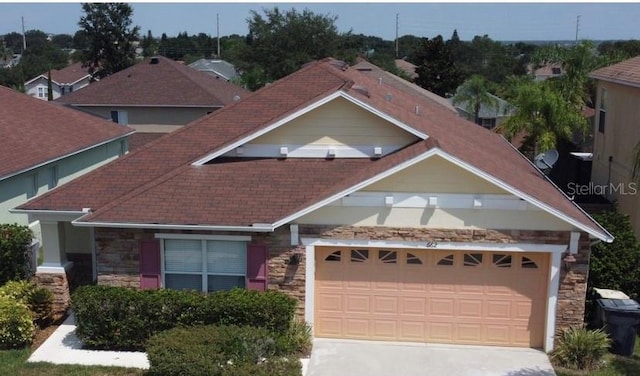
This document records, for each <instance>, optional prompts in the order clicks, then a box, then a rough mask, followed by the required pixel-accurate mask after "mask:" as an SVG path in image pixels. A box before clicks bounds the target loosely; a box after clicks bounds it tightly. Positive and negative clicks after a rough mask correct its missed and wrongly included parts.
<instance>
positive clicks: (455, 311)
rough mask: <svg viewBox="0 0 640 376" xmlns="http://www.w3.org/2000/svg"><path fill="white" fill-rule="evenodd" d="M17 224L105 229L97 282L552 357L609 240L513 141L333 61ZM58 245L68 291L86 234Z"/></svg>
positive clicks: (184, 132) (161, 142) (369, 333)
mask: <svg viewBox="0 0 640 376" xmlns="http://www.w3.org/2000/svg"><path fill="white" fill-rule="evenodd" d="M15 211H16V212H21V213H29V215H30V216H32V217H34V218H38V217H40V216H46V217H47V218H49V220H50V221H51V223H55V222H56V221H57V223H60V224H61V225H60V226H63V225H64V226H65V228H66V226H67V225H68V224H69V223H70V224H71V227H72V228H73V229H77V230H79V231H80V230H86V229H89V231H90V233H91V239H90V241H88V242H87V243H86V244H85V246H86V249H87V252H89V253H91V255H92V257H93V258H94V260H95V263H94V264H93V265H92V270H91V272H92V274H93V276H94V278H95V280H96V281H97V283H98V284H103V285H114V286H130V287H135V288H145V289H149V288H151V289H153V288H173V289H195V290H198V291H203V292H208V291H216V290H223V289H229V288H232V287H245V288H250V289H257V290H266V289H270V290H279V291H283V292H285V293H288V294H290V295H291V296H293V297H295V298H296V299H297V301H298V302H299V305H298V314H299V315H300V316H301V317H304V318H305V320H306V321H307V322H308V323H309V324H310V325H311V326H312V328H313V335H314V336H316V337H329V338H351V339H369V340H380V341H415V342H422V343H424V342H437V343H456V344H477V345H500V346H516V347H533V348H543V349H545V350H547V351H550V350H551V349H553V346H554V339H555V338H556V336H557V335H558V333H559V331H560V330H561V329H564V328H568V327H571V326H581V325H582V323H583V314H584V300H585V295H586V279H587V273H588V270H589V253H590V246H591V244H592V243H593V242H596V241H605V242H611V241H612V240H613V237H612V236H611V235H610V234H609V233H608V232H607V230H606V229H604V228H603V227H601V226H600V225H599V224H598V223H597V222H596V221H595V220H593V218H591V217H590V216H589V215H588V214H586V213H585V212H584V211H582V210H581V209H580V208H579V207H578V206H577V205H575V203H573V202H572V201H571V200H569V199H568V198H567V197H566V196H565V195H564V194H563V193H562V192H560V191H559V190H558V189H557V188H556V187H555V186H554V185H553V184H551V183H550V182H549V180H548V179H547V178H546V176H545V175H544V174H542V173H541V172H540V171H539V170H538V169H537V168H536V167H535V166H534V165H533V164H532V163H531V162H530V161H529V160H527V159H526V158H525V157H524V156H522V155H521V154H520V153H518V151H517V150H516V149H514V148H513V147H512V146H511V145H510V144H509V143H508V142H507V141H506V140H505V139H504V138H502V137H501V136H500V135H498V134H495V133H493V132H490V131H488V130H486V129H484V128H482V127H478V126H477V125H475V124H473V123H471V122H468V121H467V120H465V119H462V118H460V117H459V116H457V115H456V114H454V113H452V112H451V111H449V110H447V109H446V108H444V107H443V106H440V105H438V104H435V103H433V102H432V101H429V100H428V99H426V98H425V97H423V96H420V95H415V94H411V93H409V92H405V91H401V90H398V89H396V88H395V87H393V86H391V85H388V84H386V82H385V81H384V80H382V82H381V81H380V80H378V79H375V78H371V77H367V76H366V75H364V74H363V73H362V72H360V71H359V70H357V69H353V68H351V67H349V66H348V65H347V64H346V63H344V62H342V61H338V60H334V59H330V58H328V59H324V60H321V61H317V62H313V63H309V64H307V65H306V66H304V67H303V68H302V69H300V70H299V71H297V72H295V73H293V74H291V75H289V76H287V77H285V78H282V79H280V80H278V81H276V82H274V83H273V84H271V85H268V86H266V87H264V88H262V89H260V90H258V91H257V92H255V93H253V94H252V95H249V96H246V97H245V98H243V99H241V100H239V101H238V102H236V103H234V104H232V105H230V106H228V107H225V108H224V109H222V110H220V111H217V112H215V113H214V114H212V115H211V116H207V117H204V118H202V119H199V120H197V121H194V122H192V123H190V124H188V125H187V126H185V127H183V128H181V129H179V130H177V131H175V132H173V133H171V134H169V135H166V136H164V137H162V138H160V139H158V140H156V141H154V142H152V143H150V144H147V146H146V147H144V148H141V149H138V150H137V151H134V152H131V153H129V154H128V155H126V156H125V157H124V158H121V159H119V160H117V161H115V162H114V163H112V164H109V165H108V166H104V167H102V168H100V169H97V170H94V171H93V172H91V173H90V174H88V175H85V176H83V177H81V178H80V179H78V180H75V181H74V182H72V183H69V184H67V185H65V186H64V187H61V189H58V190H55V191H52V192H49V193H47V194H45V195H43V196H41V197H38V198H35V199H33V200H31V201H29V202H28V203H26V204H24V205H21V206H19V207H18V208H17V209H16V210H15ZM56 218H57V219H56ZM47 235H49V236H50V237H49V238H46V239H43V241H44V243H45V245H46V244H47V243H49V242H53V243H54V244H58V245H59V247H57V248H55V247H52V248H46V250H47V252H46V253H45V256H44V257H45V260H46V261H47V262H54V263H55V262H57V263H58V269H57V270H55V271H54V270H51V269H48V270H41V271H39V275H40V276H42V279H41V280H42V281H47V280H52V279H53V278H51V276H52V273H58V274H54V275H55V276H57V277H58V278H60V279H64V278H66V276H67V273H73V270H74V269H73V266H69V265H68V264H67V263H65V262H64V255H65V252H66V241H67V240H68V239H69V238H70V237H72V236H73V234H64V235H65V236H67V237H66V238H63V234H62V233H61V232H58V233H55V232H51V233H48V234H47ZM65 270H66V272H65ZM45 277H46V278H48V279H45Z"/></svg>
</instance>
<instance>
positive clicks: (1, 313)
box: [0, 296, 36, 349]
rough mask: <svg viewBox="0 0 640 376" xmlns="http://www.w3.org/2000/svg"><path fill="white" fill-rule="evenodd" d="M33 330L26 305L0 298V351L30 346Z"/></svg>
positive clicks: (29, 312)
mask: <svg viewBox="0 0 640 376" xmlns="http://www.w3.org/2000/svg"><path fill="white" fill-rule="evenodd" d="M35 330H36V329H35V326H34V325H33V321H32V316H31V311H29V308H28V307H27V305H26V304H24V303H22V302H20V301H18V300H15V299H12V298H9V297H6V296H0V349H14V348H21V347H25V346H27V345H29V344H31V341H33V336H34V334H35Z"/></svg>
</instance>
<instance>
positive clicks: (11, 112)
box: [0, 86, 133, 179]
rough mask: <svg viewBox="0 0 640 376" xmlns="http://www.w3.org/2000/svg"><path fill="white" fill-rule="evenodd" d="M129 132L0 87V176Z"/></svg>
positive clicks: (94, 118) (130, 130) (126, 129)
mask: <svg viewBox="0 0 640 376" xmlns="http://www.w3.org/2000/svg"><path fill="white" fill-rule="evenodd" d="M131 132H133V129H131V128H129V127H123V126H121V125H116V124H113V123H110V122H107V121H104V120H101V119H98V118H96V117H95V116H91V115H87V114H85V113H82V112H80V111H76V110H71V109H68V108H64V107H62V106H60V105H57V104H55V103H49V102H45V101H41V100H39V99H35V98H32V97H30V96H28V95H25V94H22V93H19V92H16V91H14V90H11V89H9V88H6V87H3V86H0V179H2V178H6V177H8V176H11V175H14V174H16V173H19V172H21V171H24V170H27V169H30V168H33V167H35V166H37V165H40V164H42V163H46V162H48V161H51V160H54V159H57V158H60V157H63V156H65V155H69V154H72V153H74V152H78V151H80V150H83V149H86V148H90V147H92V146H94V145H97V144H100V143H103V142H106V141H108V140H112V139H116V138H119V137H123V136H125V135H126V134H128V133H131Z"/></svg>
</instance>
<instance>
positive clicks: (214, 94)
mask: <svg viewBox="0 0 640 376" xmlns="http://www.w3.org/2000/svg"><path fill="white" fill-rule="evenodd" d="M156 59H157V64H152V63H151V58H148V59H145V60H143V61H142V62H140V63H138V64H135V65H133V66H131V67H129V68H127V69H125V70H122V71H120V72H117V73H114V74H113V75H111V76H108V77H106V78H103V79H102V80H100V81H98V82H95V83H93V84H91V85H89V86H88V87H86V88H84V89H82V92H81V93H77V92H74V93H71V94H69V95H65V96H62V97H60V98H58V99H57V101H59V102H62V103H66V104H72V105H78V106H82V105H85V106H86V105H123V106H187V107H189V106H199V107H222V106H225V105H229V104H231V103H233V102H234V97H235V96H238V97H240V98H244V97H246V96H247V95H248V94H249V93H250V92H249V91H247V90H245V89H244V88H242V87H240V86H237V85H234V84H232V83H230V82H227V81H226V80H224V79H217V78H215V77H212V76H211V75H208V74H206V73H203V72H199V71H197V70H195V69H192V68H190V67H188V66H186V65H184V64H180V63H178V62H175V61H173V60H171V59H167V58H165V57H162V56H159V57H157V58H156Z"/></svg>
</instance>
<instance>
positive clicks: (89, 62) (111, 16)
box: [78, 3, 140, 78]
mask: <svg viewBox="0 0 640 376" xmlns="http://www.w3.org/2000/svg"><path fill="white" fill-rule="evenodd" d="M82 11H83V12H84V13H85V15H84V16H82V17H81V18H80V22H78V25H79V26H80V27H81V28H82V30H83V31H84V32H85V34H86V37H87V39H88V45H87V48H86V49H85V50H84V51H83V54H82V65H83V66H85V67H88V68H89V73H90V74H91V75H92V76H94V77H97V78H102V77H106V76H108V75H110V74H113V73H115V72H118V71H120V70H123V69H125V68H127V67H129V66H131V65H133V64H134V63H135V50H134V48H133V45H132V43H133V42H134V41H135V40H137V39H138V31H139V29H140V28H139V27H138V26H132V20H131V16H132V15H133V8H132V7H131V6H130V5H128V4H125V3H83V4H82Z"/></svg>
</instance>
